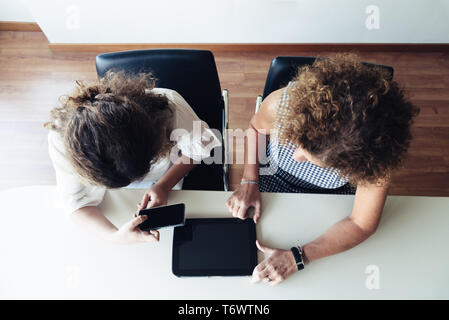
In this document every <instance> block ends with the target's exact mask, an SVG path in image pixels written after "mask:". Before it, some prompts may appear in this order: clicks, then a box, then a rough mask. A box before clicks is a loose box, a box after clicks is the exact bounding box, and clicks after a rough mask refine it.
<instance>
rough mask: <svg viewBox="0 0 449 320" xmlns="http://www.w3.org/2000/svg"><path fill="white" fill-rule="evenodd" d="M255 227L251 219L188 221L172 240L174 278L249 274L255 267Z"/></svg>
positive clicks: (175, 233)
mask: <svg viewBox="0 0 449 320" xmlns="http://www.w3.org/2000/svg"><path fill="white" fill-rule="evenodd" d="M255 242H256V227H255V224H254V222H253V221H252V220H251V219H246V220H240V219H236V218H220V219H187V220H186V223H185V225H184V226H182V227H176V228H175V231H174V238H173V273H174V274H175V275H177V276H227V275H229V276H230V275H251V274H252V272H253V270H254V268H255V266H256V265H257V248H256V244H255Z"/></svg>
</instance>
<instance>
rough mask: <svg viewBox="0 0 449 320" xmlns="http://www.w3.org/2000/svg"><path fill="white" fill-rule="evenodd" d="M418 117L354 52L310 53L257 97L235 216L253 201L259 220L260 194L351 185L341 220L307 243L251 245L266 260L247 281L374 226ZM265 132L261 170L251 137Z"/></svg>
mask: <svg viewBox="0 0 449 320" xmlns="http://www.w3.org/2000/svg"><path fill="white" fill-rule="evenodd" d="M417 114H418V108H416V107H415V106H414V105H412V104H411V103H410V102H409V101H408V100H407V99H406V98H405V96H404V91H403V89H401V88H400V87H399V85H398V84H397V83H396V82H395V81H392V80H391V79H390V74H389V73H388V72H387V71H385V70H382V69H381V68H380V67H372V66H367V65H364V64H363V63H361V61H360V59H359V57H358V56H357V55H355V54H338V55H335V56H334V57H331V58H325V59H317V60H316V61H315V62H314V64H313V65H312V66H305V67H302V68H300V69H299V71H298V75H297V77H296V78H295V79H294V80H293V81H291V82H290V83H289V84H288V85H287V86H286V87H285V88H281V89H279V90H277V91H274V92H272V93H271V94H270V95H269V96H268V97H267V98H266V99H265V100H264V101H263V103H262V105H261V108H260V109H259V111H258V112H257V113H256V114H255V115H254V116H253V118H252V119H251V122H250V125H249V129H248V130H249V132H251V131H252V132H256V134H253V135H248V136H247V137H248V138H247V143H246V150H245V154H246V156H245V168H244V172H243V177H242V180H241V184H240V186H239V187H238V188H237V189H236V190H235V191H234V193H233V195H232V196H231V197H230V198H229V199H228V201H227V203H226V205H227V207H228V209H229V211H230V212H231V213H232V215H233V216H234V217H239V218H241V219H245V218H247V217H248V213H247V209H248V208H250V207H254V217H253V219H254V221H255V222H257V220H258V219H259V218H260V216H261V213H262V211H261V197H260V192H261V191H265V192H309V193H335V194H351V193H354V192H355V198H354V204H353V209H352V212H351V214H350V215H349V216H348V217H347V218H345V219H343V220H341V221H339V222H338V223H336V224H335V225H333V226H332V227H331V228H330V229H328V230H327V231H326V232H325V233H324V234H323V235H321V236H320V237H319V238H317V239H315V240H313V241H311V242H309V243H306V244H302V245H298V244H295V247H293V248H292V249H291V250H282V249H275V248H268V247H266V246H263V245H262V244H260V243H257V246H258V248H259V249H260V250H261V251H263V252H265V253H267V254H269V255H270V257H269V258H268V259H266V260H264V261H263V262H261V263H260V264H259V265H258V266H257V267H256V268H255V270H254V273H253V280H254V281H259V280H263V281H269V282H271V283H272V284H277V283H280V282H281V281H283V280H284V279H285V278H286V277H288V276H290V275H291V274H293V273H294V272H295V271H297V270H300V269H301V268H303V267H304V264H307V263H309V262H311V261H314V260H317V259H319V258H323V257H326V256H329V255H333V254H336V253H339V252H342V251H344V250H348V249H350V248H352V247H354V246H356V245H358V244H359V243H361V242H362V241H364V240H365V239H367V238H368V237H369V236H371V235H372V234H373V233H374V232H375V231H376V228H377V225H378V223H379V220H380V217H381V213H382V210H383V207H384V203H385V199H386V197H387V189H388V184H389V181H390V176H391V172H392V171H393V170H394V169H395V168H397V167H398V166H399V165H400V164H401V161H402V160H403V158H404V156H405V154H406V152H407V149H408V147H409V144H410V140H411V133H410V128H411V125H412V122H413V118H414V117H415V116H416V115H417ZM252 136H253V137H255V138H254V139H251V137H252ZM266 137H268V138H269V139H270V141H269V144H268V147H267V162H268V166H267V167H266V168H259V161H260V160H259V159H258V158H257V145H258V139H262V138H266ZM248 150H252V151H254V154H248ZM251 159H253V160H254V161H251ZM262 170H265V171H262ZM270 171H271V172H270ZM295 248H296V249H295ZM295 256H296V257H295ZM301 260H302V261H303V264H302V263H300V261H301ZM298 262H299V266H297V264H298Z"/></svg>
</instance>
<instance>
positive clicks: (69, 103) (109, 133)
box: [44, 71, 173, 188]
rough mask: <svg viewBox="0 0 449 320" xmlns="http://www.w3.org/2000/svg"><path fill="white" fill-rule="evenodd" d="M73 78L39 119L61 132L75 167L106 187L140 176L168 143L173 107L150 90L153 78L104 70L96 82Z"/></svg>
mask: <svg viewBox="0 0 449 320" xmlns="http://www.w3.org/2000/svg"><path fill="white" fill-rule="evenodd" d="M76 83H77V85H76V87H75V90H74V91H73V93H72V94H70V95H66V96H62V97H60V105H59V106H57V107H55V108H54V109H52V110H51V112H50V121H49V122H47V123H45V124H44V126H45V127H47V128H49V129H51V130H55V131H57V132H58V133H59V134H60V135H61V137H63V139H64V142H65V146H66V150H67V154H68V155H69V158H70V160H71V162H72V165H73V166H74V168H75V170H76V172H77V173H78V174H79V175H80V176H81V177H82V178H84V180H87V181H88V182H89V183H92V184H96V185H103V186H106V187H109V188H118V187H123V186H126V185H128V184H130V183H131V182H132V181H135V180H139V179H141V178H143V177H144V176H145V174H146V173H147V172H148V171H149V170H150V167H151V164H153V163H154V162H156V161H157V160H158V159H159V158H160V157H161V156H163V155H165V154H166V153H167V152H168V150H169V148H170V147H171V145H172V143H171V142H170V141H169V138H168V137H169V133H170V131H171V129H172V122H173V121H172V120H173V109H172V107H171V106H170V105H169V102H168V100H167V98H166V97H165V96H164V95H159V94H155V93H152V92H151V91H150V90H151V89H153V88H154V86H155V78H154V77H153V76H152V75H151V74H143V73H142V74H138V75H135V76H125V73H124V72H123V71H118V72H114V71H109V72H107V74H106V75H105V76H104V77H103V78H101V79H99V80H98V81H97V82H94V83H84V82H81V81H77V82H76Z"/></svg>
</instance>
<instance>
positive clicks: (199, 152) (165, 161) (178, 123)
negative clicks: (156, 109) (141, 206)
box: [48, 88, 221, 212]
mask: <svg viewBox="0 0 449 320" xmlns="http://www.w3.org/2000/svg"><path fill="white" fill-rule="evenodd" d="M152 92H154V93H156V94H163V95H165V96H166V97H167V99H168V100H169V103H170V104H171V106H172V107H173V110H174V122H173V128H174V129H180V130H181V131H178V134H177V135H176V136H177V142H176V146H175V149H174V150H172V153H173V154H177V151H178V150H180V151H181V152H182V154H183V155H185V156H187V157H189V158H191V159H193V160H196V161H200V160H202V159H205V158H208V157H210V152H211V151H212V149H213V148H215V147H217V146H220V145H221V139H220V138H219V137H218V136H217V134H215V133H214V132H213V131H212V130H211V129H209V126H208V125H207V123H205V122H204V121H201V120H200V119H199V118H198V116H197V115H196V114H195V112H194V111H193V110H192V108H191V107H190V106H189V104H188V103H187V102H186V101H185V100H184V98H183V97H182V96H181V95H180V94H179V93H177V92H176V91H174V90H170V89H163V88H154V89H153V90H152ZM195 126H196V127H195ZM197 129H200V132H199V134H198V131H195V130H197ZM194 133H195V134H194ZM48 144H49V153H50V158H51V160H52V162H53V166H54V168H55V171H56V184H57V189H58V192H59V194H60V196H61V200H62V202H63V204H64V207H65V208H66V209H67V210H68V212H73V211H76V210H78V209H80V208H82V207H86V206H97V205H99V204H100V203H101V201H102V200H103V197H104V193H105V191H106V187H102V186H96V185H88V184H86V183H85V182H84V181H82V180H81V179H80V178H79V176H78V175H77V173H76V171H75V169H74V168H73V166H72V164H71V163H70V159H68V157H67V155H66V150H65V144H64V141H63V138H62V137H61V135H60V134H59V133H57V132H56V131H53V130H50V132H49V134H48ZM171 166H172V162H171V161H170V159H169V155H168V154H167V156H166V157H164V158H161V159H160V160H159V161H158V162H156V163H155V164H153V165H152V166H151V169H150V171H149V172H148V174H147V175H146V176H145V177H144V178H143V179H142V180H141V181H137V182H133V183H131V184H130V185H129V186H127V187H128V188H149V187H150V186H151V185H153V184H154V183H156V182H157V181H158V180H159V179H160V178H162V176H163V175H164V174H165V173H166V172H167V171H168V169H169V168H170V167H171ZM182 182H183V180H181V181H179V183H178V184H177V185H176V186H175V187H174V188H173V189H181V187H182Z"/></svg>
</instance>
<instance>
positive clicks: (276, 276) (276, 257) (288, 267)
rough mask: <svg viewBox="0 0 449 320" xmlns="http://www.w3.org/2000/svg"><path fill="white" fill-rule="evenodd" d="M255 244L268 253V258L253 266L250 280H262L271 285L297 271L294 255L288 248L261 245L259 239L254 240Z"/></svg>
mask: <svg viewBox="0 0 449 320" xmlns="http://www.w3.org/2000/svg"><path fill="white" fill-rule="evenodd" d="M256 245H257V248H258V249H259V250H260V251H262V252H263V253H264V254H265V255H268V258H266V259H265V260H264V261H262V262H261V263H259V264H258V265H257V267H256V268H254V271H253V277H252V279H251V282H253V283H255V282H259V281H261V280H262V281H263V282H267V283H269V284H271V285H277V284H279V283H281V282H282V281H284V280H285V279H287V278H288V277H289V276H291V275H292V274H293V273H295V272H296V271H298V267H297V266H296V261H295V257H294V256H293V253H292V252H291V251H290V250H283V249H274V248H270V247H267V246H263V245H262V244H261V243H260V242H259V240H257V241H256Z"/></svg>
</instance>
